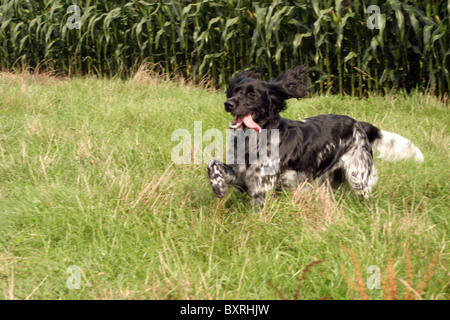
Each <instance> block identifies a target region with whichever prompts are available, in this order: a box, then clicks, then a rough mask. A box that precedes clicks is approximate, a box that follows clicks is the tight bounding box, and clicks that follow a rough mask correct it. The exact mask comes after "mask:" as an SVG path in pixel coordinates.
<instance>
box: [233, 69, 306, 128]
mask: <svg viewBox="0 0 450 320" xmlns="http://www.w3.org/2000/svg"><path fill="white" fill-rule="evenodd" d="M305 74H306V67H304V66H297V67H295V68H293V69H291V70H288V71H287V72H286V73H285V74H283V75H281V76H279V77H278V78H275V79H272V80H270V81H268V82H266V81H263V80H260V79H259V74H258V73H256V72H254V71H244V72H241V73H238V74H237V75H236V76H235V77H234V78H233V79H231V81H230V83H229V85H228V88H227V100H226V101H225V111H227V112H230V113H231V114H232V115H234V116H235V120H234V122H233V123H231V125H230V128H231V129H238V128H241V127H248V128H252V129H255V130H257V131H258V132H259V131H261V127H263V126H264V125H266V124H267V123H268V122H270V121H271V120H276V119H277V118H279V113H280V112H281V111H283V110H284V109H286V100H287V99H290V98H297V99H298V98H302V97H304V96H305V94H306V90H307V86H306V83H305Z"/></svg>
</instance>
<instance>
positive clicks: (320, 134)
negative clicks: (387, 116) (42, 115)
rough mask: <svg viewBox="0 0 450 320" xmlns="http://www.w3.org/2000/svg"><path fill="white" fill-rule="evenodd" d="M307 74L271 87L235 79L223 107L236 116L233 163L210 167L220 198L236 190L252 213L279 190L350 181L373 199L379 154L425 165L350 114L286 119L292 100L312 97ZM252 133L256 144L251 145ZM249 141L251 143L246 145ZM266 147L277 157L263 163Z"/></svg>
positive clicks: (244, 76) (402, 144) (254, 77)
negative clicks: (248, 202)
mask: <svg viewBox="0 0 450 320" xmlns="http://www.w3.org/2000/svg"><path fill="white" fill-rule="evenodd" d="M306 72H307V69H306V67H304V66H297V67H295V68H293V69H290V70H288V71H287V72H286V73H285V74H283V75H281V76H279V77H277V78H274V79H272V80H270V81H268V82H266V81H263V80H260V79H259V74H257V73H256V72H254V71H246V72H241V73H238V74H237V75H236V76H235V77H233V78H232V79H231V81H230V83H229V85H228V88H227V90H226V97H227V100H226V101H225V104H224V106H225V111H226V112H229V113H230V114H232V115H233V116H234V117H235V119H234V121H233V122H232V123H231V124H230V129H231V130H232V131H233V134H232V135H231V138H230V143H229V145H230V146H231V148H230V149H229V153H230V154H231V155H232V156H231V159H230V158H227V163H222V162H220V161H218V160H212V161H211V162H210V163H209V164H208V175H209V178H210V181H211V185H212V189H213V191H214V193H215V194H216V195H217V196H218V197H219V198H223V197H225V195H226V192H227V187H228V186H229V185H234V186H237V187H240V188H242V189H244V190H246V191H247V192H248V194H249V196H250V197H251V203H252V206H257V205H259V206H264V202H265V197H266V193H267V192H269V191H270V190H272V189H274V188H275V187H276V186H279V187H286V188H295V187H297V186H298V185H299V184H301V183H303V182H305V181H308V182H312V181H315V182H316V183H317V184H322V183H324V182H325V181H327V180H328V181H329V183H330V184H331V185H332V186H333V187H337V186H339V185H340V184H341V183H343V182H344V181H347V182H348V184H349V185H350V188H351V189H352V190H353V191H354V192H355V193H356V194H357V195H360V196H363V197H365V198H368V197H369V196H370V193H371V191H372V189H373V187H374V186H375V184H376V183H377V180H378V175H377V171H376V168H375V165H374V159H373V153H372V151H373V150H374V151H377V152H378V154H379V157H380V158H381V159H386V160H391V161H396V160H402V159H408V158H413V159H415V160H416V161H417V162H423V160H424V157H423V154H422V152H421V151H420V150H419V149H418V148H417V147H416V146H415V145H414V144H413V143H412V142H411V141H409V140H408V139H406V138H404V137H402V136H400V135H398V134H395V133H391V132H387V131H384V130H380V129H378V128H377V127H375V126H374V125H372V124H370V123H367V122H361V121H357V120H355V119H353V118H351V117H348V116H345V115H335V114H328V115H319V116H315V117H311V118H306V119H304V120H301V121H295V120H289V119H285V118H282V117H281V116H280V112H282V111H283V110H285V109H286V100H288V99H290V98H297V99H299V98H302V97H304V96H305V95H306V93H307V90H308V87H307V85H306V82H305V81H306ZM249 131H250V133H251V132H253V133H254V134H256V135H257V137H256V139H253V140H252V139H251V138H249V137H250V134H249ZM263 132H264V133H266V137H265V139H262V133H263ZM243 135H245V136H244V138H249V139H240V138H241V137H242V136H243ZM273 142H275V144H273ZM263 147H265V150H266V152H268V153H271V155H269V156H268V157H267V156H266V157H258V156H260V155H261V150H262V148H263ZM275 149H276V150H275ZM275 151H277V152H275ZM239 153H240V154H239ZM252 154H253V155H256V157H255V156H253V161H251V160H252ZM239 156H240V159H241V161H238V160H239ZM255 159H256V160H255ZM274 168H275V170H273V169H274ZM269 169H272V170H269Z"/></svg>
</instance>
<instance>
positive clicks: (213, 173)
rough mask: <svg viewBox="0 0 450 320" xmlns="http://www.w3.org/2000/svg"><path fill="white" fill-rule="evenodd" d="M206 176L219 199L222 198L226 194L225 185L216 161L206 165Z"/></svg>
mask: <svg viewBox="0 0 450 320" xmlns="http://www.w3.org/2000/svg"><path fill="white" fill-rule="evenodd" d="M208 175H209V179H210V181H211V186H212V189H213V191H214V193H215V194H216V196H218V197H219V198H223V197H225V196H226V194H227V183H226V181H225V178H224V177H223V171H222V169H221V167H220V163H219V162H218V161H216V160H211V162H210V163H209V164H208Z"/></svg>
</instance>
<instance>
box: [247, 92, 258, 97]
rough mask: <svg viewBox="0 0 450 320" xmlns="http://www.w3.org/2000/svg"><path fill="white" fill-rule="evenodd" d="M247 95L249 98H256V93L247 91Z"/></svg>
mask: <svg viewBox="0 0 450 320" xmlns="http://www.w3.org/2000/svg"><path fill="white" fill-rule="evenodd" d="M247 97H249V98H250V99H255V98H256V93H254V92H249V93H247Z"/></svg>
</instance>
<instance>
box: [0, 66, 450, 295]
mask: <svg viewBox="0 0 450 320" xmlns="http://www.w3.org/2000/svg"><path fill="white" fill-rule="evenodd" d="M223 101H224V94H223V92H216V91H213V90H208V91H205V90H202V89H200V88H198V87H195V86H190V85H186V84H180V85H178V84H175V83H174V82H173V81H164V79H161V78H156V79H148V81H145V73H144V74H141V75H140V76H139V77H136V78H134V79H130V80H128V81H121V80H119V79H95V78H93V77H82V78H78V77H76V78H74V79H70V80H64V79H61V78H60V77H58V78H53V77H49V76H46V75H42V74H33V75H32V76H30V75H28V74H26V73H25V74H10V73H6V74H5V73H0V109H1V112H0V299H27V298H29V299H278V298H283V297H286V298H289V299H296V298H298V299H320V298H325V297H327V298H328V299H350V298H352V297H353V298H361V295H360V293H361V294H362V290H365V292H366V295H367V296H369V298H370V299H383V298H386V297H387V296H386V295H385V293H384V291H383V289H384V288H385V289H386V290H385V291H386V292H389V295H390V297H394V295H393V291H394V290H393V288H396V291H397V295H395V296H396V297H397V298H398V299H404V298H405V297H408V298H416V299H448V297H449V288H448V265H449V261H448V258H449V256H448V246H447V244H448V234H449V233H448V229H449V215H448V212H449V211H450V210H449V202H448V198H449V197H448V193H449V191H448V190H449V188H448V186H449V181H450V174H449V171H448V170H447V167H448V165H447V164H448V163H449V159H450V155H449V150H450V149H449V145H450V135H449V130H448V128H449V125H450V119H449V117H448V107H447V106H446V105H445V104H444V103H443V102H441V101H439V100H438V99H436V98H433V97H430V96H426V95H422V94H420V93H414V94H411V95H405V94H401V95H395V96H394V95H388V96H386V97H379V96H377V95H375V96H374V97H369V98H368V99H355V98H351V97H338V96H315V97H310V98H308V99H304V100H299V101H289V103H288V104H289V107H288V109H287V110H286V111H284V112H283V116H285V117H288V118H291V119H302V118H304V117H305V116H312V115H315V114H319V113H338V114H347V115H351V116H352V117H355V118H357V119H359V120H361V121H369V122H371V123H374V124H376V125H377V126H379V127H380V128H382V129H385V130H388V131H392V132H396V133H399V134H401V135H403V136H405V137H408V138H409V139H411V140H412V141H414V143H415V144H416V145H417V146H418V147H419V148H420V149H421V150H422V152H423V153H424V155H425V162H424V163H423V164H422V165H417V164H416V163H414V162H412V161H402V162H398V163H389V162H385V161H380V160H379V159H376V160H375V161H376V165H377V169H378V173H379V183H378V184H377V186H376V188H375V190H374V193H373V196H372V197H371V199H370V200H369V201H365V200H361V199H358V198H356V197H355V196H354V195H352V193H351V190H350V189H349V188H347V187H346V186H345V185H344V186H342V187H341V188H339V189H337V190H333V192H332V193H330V192H329V190H328V189H327V188H323V189H315V188H313V189H312V190H311V191H310V192H300V190H298V191H297V192H280V193H279V194H277V197H276V198H274V199H271V200H270V201H269V202H268V203H267V207H266V210H265V211H264V212H263V213H262V214H261V215H260V214H257V213H255V212H254V211H252V210H251V208H249V207H248V206H247V204H248V202H249V201H248V200H249V199H247V196H246V195H245V194H244V195H243V194H241V193H239V192H238V191H237V190H234V189H233V188H230V190H229V194H228V195H227V197H226V198H224V199H218V198H217V197H216V196H215V195H214V193H213V192H212V190H211V186H210V183H209V181H208V178H207V169H206V164H201V165H199V164H192V165H171V162H172V161H171V149H172V148H173V147H174V146H175V145H176V144H177V142H174V141H171V135H172V133H173V131H174V130H175V129H179V128H185V129H187V130H188V131H189V132H190V133H191V134H192V138H193V134H194V121H202V124H203V125H202V132H203V133H204V132H206V130H208V129H210V128H218V129H223V130H225V129H226V128H227V127H228V123H229V121H230V116H229V115H227V114H226V113H225V112H223V107H222V105H223ZM224 137H225V135H224ZM207 144H209V142H207V141H204V144H203V147H204V148H205V147H206V146H207ZM224 145H225V144H224ZM342 248H347V249H348V250H350V251H345V250H343V249H342ZM406 249H407V250H408V254H406ZM350 252H352V253H353V254H350ZM436 252H437V253H436ZM313 261H316V262H317V261H322V262H321V263H320V264H315V265H314V266H312V265H311V264H310V263H312V262H313ZM308 264H310V265H309V266H308ZM72 265H76V266H78V267H79V268H80V270H81V288H80V289H69V288H68V287H67V280H68V277H69V274H68V273H67V268H68V267H69V266H72ZM371 265H376V266H379V267H380V277H381V289H372V290H370V289H368V288H367V286H366V285H365V282H366V281H367V280H368V277H369V276H370V275H371V274H368V273H367V268H368V267H369V266H371ZM357 266H358V267H357ZM361 277H362V280H361ZM361 283H362V285H361ZM394 283H395V284H394ZM270 284H271V285H270ZM391 289H392V290H391ZM387 290H388V291H387ZM280 292H281V293H282V294H283V296H282V295H280V294H279V293H280ZM404 295H406V296H404Z"/></svg>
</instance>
